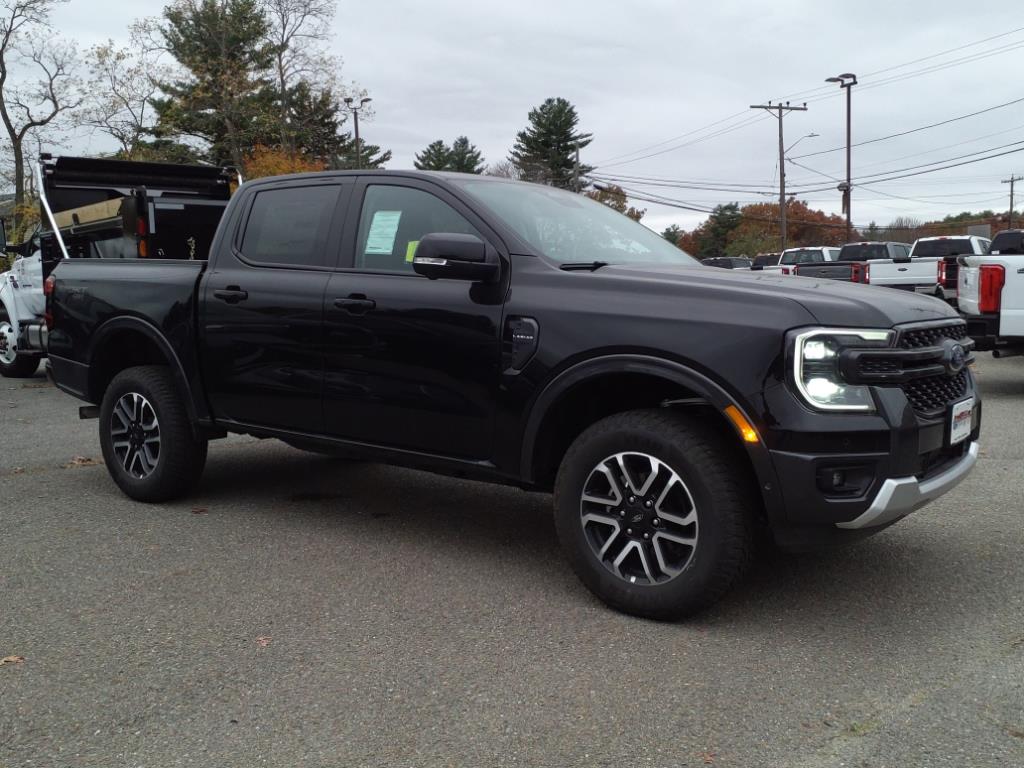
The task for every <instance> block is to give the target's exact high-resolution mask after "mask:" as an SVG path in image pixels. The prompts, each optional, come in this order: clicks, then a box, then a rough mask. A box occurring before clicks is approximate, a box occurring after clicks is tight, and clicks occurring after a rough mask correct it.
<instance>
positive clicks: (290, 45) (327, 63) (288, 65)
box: [263, 0, 341, 152]
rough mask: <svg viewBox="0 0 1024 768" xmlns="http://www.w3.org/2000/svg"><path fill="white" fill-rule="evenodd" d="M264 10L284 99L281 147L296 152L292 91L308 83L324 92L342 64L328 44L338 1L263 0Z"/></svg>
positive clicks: (281, 105) (279, 91)
mask: <svg viewBox="0 0 1024 768" xmlns="http://www.w3.org/2000/svg"><path fill="white" fill-rule="evenodd" d="M263 9H264V12H265V13H266V15H267V20H268V21H269V22H270V29H269V31H268V33H267V42H269V43H270V44H271V45H272V46H273V47H274V51H275V53H274V77H275V80H276V81H277V91H278V99H279V100H280V104H279V109H280V122H281V125H280V132H281V146H282V148H283V149H285V150H286V151H289V152H294V151H295V147H294V141H293V137H292V135H291V133H290V131H289V130H288V126H289V121H290V116H291V103H290V102H291V89H292V88H293V87H294V86H295V85H296V84H297V83H298V82H299V81H305V82H307V83H309V84H310V85H313V86H319V87H320V88H322V89H330V88H331V87H332V86H333V85H334V83H335V78H336V75H337V73H338V71H339V70H340V69H341V61H340V59H338V58H337V57H336V56H331V55H329V54H328V53H327V51H326V49H325V44H326V43H327V41H328V40H330V37H331V22H332V21H333V20H334V12H335V2H334V0H263Z"/></svg>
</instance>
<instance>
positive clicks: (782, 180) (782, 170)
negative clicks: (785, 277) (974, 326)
mask: <svg viewBox="0 0 1024 768" xmlns="http://www.w3.org/2000/svg"><path fill="white" fill-rule="evenodd" d="M750 108H751V109H763V110H765V111H767V112H770V113H771V114H772V115H773V116H774V117H775V118H776V119H777V120H778V121H779V229H780V230H781V233H782V248H781V250H783V251H784V250H786V149H785V144H784V143H783V138H782V118H783V116H784V115H785V114H786V113H787V112H806V111H807V102H804V105H803V106H802V107H792V106H790V104H789V102H788V101H787V102H786V103H785V104H783V103H782V102H779V103H778V104H772V103H771V102H770V101H769V102H768V103H767V104H751V105H750Z"/></svg>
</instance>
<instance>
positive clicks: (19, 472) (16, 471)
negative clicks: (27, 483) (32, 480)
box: [11, 467, 25, 475]
mask: <svg viewBox="0 0 1024 768" xmlns="http://www.w3.org/2000/svg"><path fill="white" fill-rule="evenodd" d="M11 474H12V475H24V474H25V468H24V467H15V468H14V469H12V470H11Z"/></svg>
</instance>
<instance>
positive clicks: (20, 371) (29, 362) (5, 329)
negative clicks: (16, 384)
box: [0, 314, 39, 379]
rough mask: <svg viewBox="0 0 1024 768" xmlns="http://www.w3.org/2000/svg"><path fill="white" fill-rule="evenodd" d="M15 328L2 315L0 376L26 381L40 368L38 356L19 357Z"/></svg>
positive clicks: (0, 322)
mask: <svg viewBox="0 0 1024 768" xmlns="http://www.w3.org/2000/svg"><path fill="white" fill-rule="evenodd" d="M17 346H18V340H17V339H16V338H15V336H14V326H13V325H11V323H10V321H9V320H8V319H7V316H6V315H5V314H0V376H3V377H4V378H7V379H26V378H28V377H29V376H32V375H33V374H34V373H35V372H36V370H37V369H38V368H39V356H38V355H19V354H18V352H17Z"/></svg>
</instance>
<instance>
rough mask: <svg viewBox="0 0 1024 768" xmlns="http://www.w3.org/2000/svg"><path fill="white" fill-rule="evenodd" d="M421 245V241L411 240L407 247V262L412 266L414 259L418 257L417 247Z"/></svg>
mask: <svg viewBox="0 0 1024 768" xmlns="http://www.w3.org/2000/svg"><path fill="white" fill-rule="evenodd" d="M419 244H420V241H419V240H410V241H409V244H408V245H407V246H405V260H406V261H408V262H409V263H410V264H411V263H412V260H413V257H414V256H415V255H416V246H418V245H419Z"/></svg>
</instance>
